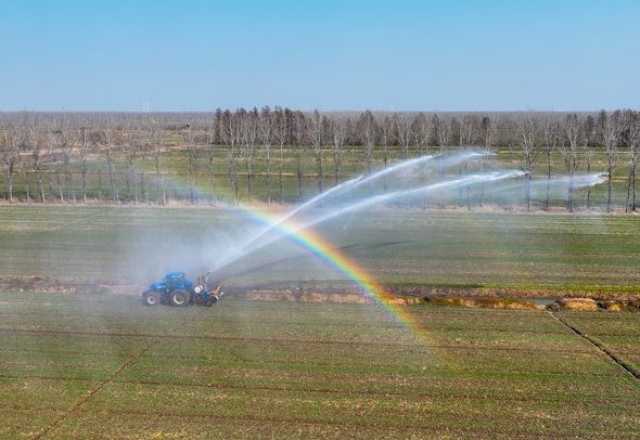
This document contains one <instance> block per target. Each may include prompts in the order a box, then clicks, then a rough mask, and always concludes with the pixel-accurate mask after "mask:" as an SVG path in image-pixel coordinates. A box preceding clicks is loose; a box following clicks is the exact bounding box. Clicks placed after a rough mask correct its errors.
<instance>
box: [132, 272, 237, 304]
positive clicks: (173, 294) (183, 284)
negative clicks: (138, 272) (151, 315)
mask: <svg viewBox="0 0 640 440" xmlns="http://www.w3.org/2000/svg"><path fill="white" fill-rule="evenodd" d="M211 285H212V283H210V282H208V280H207V276H201V277H199V278H198V280H197V282H196V283H193V282H191V281H189V280H188V279H187V277H186V275H185V274H184V273H183V272H169V273H168V274H166V275H165V276H164V278H162V280H160V281H158V282H155V283H152V284H151V285H150V286H149V288H148V289H147V290H145V291H144V292H143V293H142V300H143V302H144V304H146V305H148V306H155V305H158V304H169V305H172V306H176V307H186V306H189V305H191V304H198V305H203V306H207V307H211V306H212V305H213V304H215V303H217V302H218V301H220V298H222V295H224V293H223V292H222V286H220V285H215V284H214V285H213V288H209V286H211Z"/></svg>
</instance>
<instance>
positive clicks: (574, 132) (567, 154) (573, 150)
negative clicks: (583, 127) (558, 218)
mask: <svg viewBox="0 0 640 440" xmlns="http://www.w3.org/2000/svg"><path fill="white" fill-rule="evenodd" d="M564 132H565V136H566V140H567V142H565V141H563V142H561V143H560V153H561V154H562V157H563V159H564V163H565V166H566V167H567V172H568V173H569V191H568V193H567V209H568V210H569V211H570V212H573V210H574V206H573V192H574V177H575V174H576V170H577V168H578V145H579V142H580V121H579V120H578V115H577V114H575V113H572V114H569V115H567V117H566V119H565V121H564Z"/></svg>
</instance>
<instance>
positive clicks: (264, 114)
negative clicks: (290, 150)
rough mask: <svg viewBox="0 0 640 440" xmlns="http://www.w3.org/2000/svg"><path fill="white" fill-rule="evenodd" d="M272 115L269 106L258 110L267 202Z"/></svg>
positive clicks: (268, 195)
mask: <svg viewBox="0 0 640 440" xmlns="http://www.w3.org/2000/svg"><path fill="white" fill-rule="evenodd" d="M273 119H274V118H273V115H272V113H271V109H270V108H269V107H264V108H263V109H262V111H261V112H260V125H259V128H260V138H261V140H262V146H263V148H264V152H265V159H266V168H267V169H266V174H267V176H266V187H267V203H268V204H271V194H272V191H271V143H272V141H273V131H274V130H273V129H274V127H273V125H274V124H273Z"/></svg>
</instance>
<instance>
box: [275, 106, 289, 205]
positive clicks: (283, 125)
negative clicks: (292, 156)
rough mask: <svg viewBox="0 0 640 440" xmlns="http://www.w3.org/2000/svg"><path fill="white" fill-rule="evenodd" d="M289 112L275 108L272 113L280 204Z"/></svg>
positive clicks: (282, 197) (282, 195)
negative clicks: (276, 150)
mask: <svg viewBox="0 0 640 440" xmlns="http://www.w3.org/2000/svg"><path fill="white" fill-rule="evenodd" d="M290 113H291V112H290V111H289V110H288V109H287V110H284V111H283V110H282V109H281V108H279V107H276V109H275V112H274V127H273V130H274V131H273V134H274V136H275V139H276V142H278V147H279V148H278V151H279V158H278V190H279V195H280V202H282V201H283V200H284V163H285V162H284V161H285V159H284V146H285V144H286V143H287V139H288V136H289V123H288V122H289V121H290V119H291V118H290V116H289V115H290Z"/></svg>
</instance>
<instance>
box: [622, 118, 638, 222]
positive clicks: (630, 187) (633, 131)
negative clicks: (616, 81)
mask: <svg viewBox="0 0 640 440" xmlns="http://www.w3.org/2000/svg"><path fill="white" fill-rule="evenodd" d="M624 118H625V125H626V130H627V132H628V142H629V153H630V154H629V177H628V179H627V201H626V208H625V211H627V212H628V211H632V212H635V210H636V208H637V204H636V176H637V171H638V161H639V160H640V113H638V112H634V111H631V110H627V111H625V113H624Z"/></svg>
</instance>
